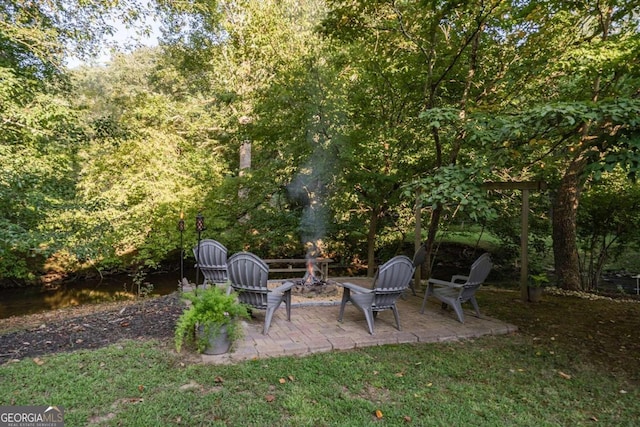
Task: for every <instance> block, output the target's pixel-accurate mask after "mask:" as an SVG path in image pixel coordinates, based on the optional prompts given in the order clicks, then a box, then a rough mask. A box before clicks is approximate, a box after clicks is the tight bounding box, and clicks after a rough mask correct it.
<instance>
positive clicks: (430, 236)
mask: <svg viewBox="0 0 640 427" xmlns="http://www.w3.org/2000/svg"><path fill="white" fill-rule="evenodd" d="M441 214H442V207H441V206H440V205H438V206H436V207H435V208H434V209H433V211H431V218H430V219H429V228H428V231H427V241H426V242H425V245H424V248H425V251H426V258H427V260H426V261H425V262H424V267H425V268H424V270H425V275H424V278H425V279H428V278H429V277H430V276H431V265H432V264H433V262H432V258H433V248H434V246H435V243H436V234H437V233H438V227H439V226H440V215H441Z"/></svg>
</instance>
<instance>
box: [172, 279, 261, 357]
mask: <svg viewBox="0 0 640 427" xmlns="http://www.w3.org/2000/svg"><path fill="white" fill-rule="evenodd" d="M184 298H185V299H187V300H189V301H191V307H190V308H189V309H188V310H186V311H185V312H184V313H183V314H182V315H181V316H180V317H179V318H178V322H177V324H176V330H175V345H176V349H177V350H178V351H180V350H181V349H182V346H183V344H184V343H185V342H186V343H194V344H195V345H196V348H197V349H198V351H199V352H202V351H204V349H205V348H206V346H207V343H208V340H209V339H210V338H213V337H216V336H218V335H219V334H220V330H221V328H222V327H223V326H226V329H227V334H228V336H229V340H230V341H231V343H232V344H233V343H234V342H235V341H236V340H238V339H239V338H241V337H242V327H241V325H240V320H241V319H243V318H244V319H248V318H249V311H248V309H247V306H246V305H245V304H242V303H240V302H238V300H237V299H236V296H235V295H233V294H231V295H227V293H226V291H225V290H224V289H223V288H222V287H216V286H211V287H209V288H207V289H203V290H200V291H198V293H197V294H194V293H186V294H184ZM198 327H202V328H203V329H204V331H203V332H204V333H203V334H196V328H198Z"/></svg>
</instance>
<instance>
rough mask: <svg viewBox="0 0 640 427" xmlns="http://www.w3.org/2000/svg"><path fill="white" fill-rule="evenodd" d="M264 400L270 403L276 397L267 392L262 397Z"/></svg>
mask: <svg viewBox="0 0 640 427" xmlns="http://www.w3.org/2000/svg"><path fill="white" fill-rule="evenodd" d="M264 400H266V401H267V402H269V403H271V402H273V401H274V400H276V397H275V396H274V395H273V394H267V395H266V396H265V398H264Z"/></svg>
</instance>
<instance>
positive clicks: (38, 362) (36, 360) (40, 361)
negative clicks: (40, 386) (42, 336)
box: [33, 357, 44, 366]
mask: <svg viewBox="0 0 640 427" xmlns="http://www.w3.org/2000/svg"><path fill="white" fill-rule="evenodd" d="M33 363H35V364H36V365H38V366H42V365H44V360H42V359H40V358H39V357H34V358H33Z"/></svg>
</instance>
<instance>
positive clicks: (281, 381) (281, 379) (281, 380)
mask: <svg viewBox="0 0 640 427" xmlns="http://www.w3.org/2000/svg"><path fill="white" fill-rule="evenodd" d="M278 382H279V383H280V384H284V383H286V382H287V380H285V379H284V378H280V379H279V380H278Z"/></svg>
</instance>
